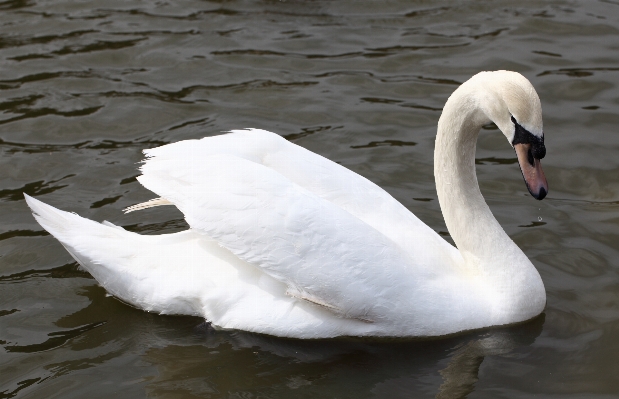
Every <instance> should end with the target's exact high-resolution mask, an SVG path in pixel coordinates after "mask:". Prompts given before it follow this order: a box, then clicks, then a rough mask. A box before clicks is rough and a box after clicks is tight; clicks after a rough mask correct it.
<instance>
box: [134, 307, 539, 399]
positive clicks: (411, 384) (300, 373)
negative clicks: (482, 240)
mask: <svg viewBox="0 0 619 399" xmlns="http://www.w3.org/2000/svg"><path fill="white" fill-rule="evenodd" d="M194 320H195V319H194ZM543 322H544V316H543V315H542V316H540V317H538V318H536V319H535V320H533V321H531V322H528V323H525V324H522V325H518V326H512V327H507V328H502V329H492V330H484V331H480V332H475V333H470V334H467V335H462V336H455V337H449V338H446V339H436V340H402V339H398V340H386V339H383V340H376V339H372V340H366V339H358V338H342V339H332V340H311V341H302V340H293V339H281V338H275V337H269V336H263V335H257V334H250V333H245V332H236V331H234V332H231V331H215V330H213V329H212V328H210V327H208V326H207V325H201V326H199V327H192V328H191V329H189V328H187V329H186V330H184V329H181V330H182V331H178V332H177V333H174V335H175V337H173V339H171V338H172V337H170V336H167V337H162V336H159V337H158V339H159V340H160V342H159V344H158V345H152V346H151V348H150V349H148V350H147V351H146V353H145V356H144V360H146V361H147V362H148V363H150V364H152V365H154V366H156V367H157V369H158V376H156V377H154V378H153V379H152V380H151V381H150V382H149V383H148V384H147V392H148V393H149V394H150V395H151V396H155V397H158V396H160V395H166V394H170V393H172V392H174V397H196V396H199V397H201V396H204V397H220V396H226V397H229V396H232V397H237V396H238V397H255V396H264V395H265V396H267V397H272V396H275V397H280V396H281V397H290V395H295V396H296V395H298V394H303V395H304V396H305V395H308V397H310V396H311V397H325V396H328V397H354V398H359V397H390V398H398V397H402V398H418V397H435V396H436V397H437V398H464V397H466V396H467V395H468V394H469V393H471V392H472V391H473V390H474V388H475V383H476V382H477V380H478V371H479V368H480V365H481V364H482V362H483V360H484V358H485V357H486V356H505V355H508V354H509V353H510V352H511V351H513V350H514V349H515V348H517V347H519V346H525V345H530V344H532V343H533V342H534V341H535V339H536V337H537V336H538V335H539V334H540V332H541V330H542V325H543ZM188 330H190V331H188ZM167 331H168V332H166V333H165V335H168V334H169V331H170V330H167ZM182 334H186V338H179V337H181V336H182ZM161 341H163V342H161ZM164 342H165V344H164V345H160V344H163V343H164ZM437 392H438V393H437Z"/></svg>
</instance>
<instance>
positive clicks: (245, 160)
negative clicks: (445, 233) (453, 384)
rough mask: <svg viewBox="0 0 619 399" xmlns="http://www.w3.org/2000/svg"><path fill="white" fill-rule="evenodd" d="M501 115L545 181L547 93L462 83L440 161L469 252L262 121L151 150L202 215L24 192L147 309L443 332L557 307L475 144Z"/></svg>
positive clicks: (534, 174) (166, 188) (302, 331)
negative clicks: (180, 218)
mask: <svg viewBox="0 0 619 399" xmlns="http://www.w3.org/2000/svg"><path fill="white" fill-rule="evenodd" d="M490 121H493V122H494V123H496V125H497V126H498V127H499V128H500V130H501V131H502V132H503V134H504V135H505V136H506V137H507V139H508V141H509V142H510V143H511V144H512V145H513V146H514V148H515V149H516V152H517V155H518V160H519V163H520V167H521V169H522V173H523V176H524V178H525V181H526V184H527V187H528V188H529V191H530V192H531V194H532V195H533V196H534V197H536V198H537V199H542V198H543V197H544V196H545V195H546V193H547V191H548V187H547V183H546V179H545V177H544V175H543V172H542V169H541V167H540V162H539V159H541V158H543V156H544V153H545V148H544V138H543V137H544V136H543V134H542V117H541V105H540V101H539V98H538V96H537V93H536V92H535V89H534V88H533V86H532V85H531V84H530V83H529V81H528V80H527V79H525V78H524V77H523V76H521V75H520V74H518V73H515V72H508V71H497V72H482V73H479V74H477V75H475V76H474V77H473V78H471V79H470V80H468V81H467V82H465V83H464V84H462V85H461V86H460V87H459V88H458V89H457V90H456V91H455V92H454V93H453V94H452V95H451V97H449V100H448V101H447V103H446V104H445V108H444V110H443V113H442V115H441V118H440V120H439V122H438V135H437V138H436V149H435V166H434V174H435V177H436V186H437V191H438V198H439V201H440V206H441V210H442V212H443V215H444V217H445V221H446V224H447V228H448V229H449V232H450V234H451V236H452V237H453V239H454V241H455V243H456V245H457V247H458V249H459V250H458V249H456V248H454V247H453V246H451V245H450V244H448V243H447V242H446V241H445V240H444V239H443V238H441V237H440V236H439V235H438V234H436V233H435V232H434V231H433V230H432V229H430V228H429V227H427V226H426V225H424V224H423V223H422V222H421V221H420V220H419V219H417V217H415V216H414V215H413V214H412V213H410V212H409V211H408V210H407V209H406V208H405V207H404V206H402V205H401V204H400V203H399V202H397V201H396V200H395V199H394V198H393V197H391V196H390V195H389V194H387V193H386V192H385V191H384V190H382V189H381V188H380V187H378V186H376V185H375V184H373V183H372V182H370V181H368V180H367V179H365V178H363V177H361V176H359V175H357V174H355V173H353V172H351V171H350V170H348V169H346V168H344V167H342V166H340V165H338V164H336V163H334V162H331V161H329V160H328V159H325V158H323V157H321V156H319V155H316V154H314V153H312V152H310V151H308V150H306V149H304V148H301V147H299V146H296V145H294V144H292V143H290V142H288V141H286V140H284V139H283V138H281V137H280V136H278V135H276V134H274V133H270V132H267V131H264V130H255V129H249V130H239V131H233V132H232V133H230V134H226V135H221V136H217V137H209V138H204V139H202V140H187V141H181V142H178V143H174V144H169V145H165V146H162V147H159V148H155V149H151V150H146V151H144V152H145V154H146V156H147V159H146V161H145V163H144V165H143V166H142V167H141V171H142V175H141V176H140V177H138V180H139V181H140V183H141V184H142V185H144V186H145V187H146V188H148V189H149V190H152V191H153V192H155V193H157V194H158V195H160V196H161V198H160V199H157V200H155V201H153V202H147V203H144V204H139V205H137V206H135V207H131V208H128V210H130V211H131V210H136V209H143V208H147V207H151V206H156V205H163V204H174V205H175V206H177V207H178V209H180V210H181V212H182V213H183V214H184V215H185V219H186V220H187V223H188V224H189V226H191V228H190V229H189V230H187V231H183V232H180V233H175V234H164V235H158V236H152V235H151V236H143V235H139V234H135V233H132V232H128V231H125V230H124V229H122V228H121V227H118V226H115V225H113V224H111V223H109V222H103V223H102V224H100V223H96V222H94V221H91V220H88V219H84V218H81V217H80V216H78V215H76V214H73V213H68V212H64V211H60V210H58V209H55V208H53V207H51V206H49V205H46V204H44V203H42V202H40V201H38V200H36V199H34V198H31V197H28V196H26V200H27V202H28V205H29V206H30V208H31V209H32V211H33V213H34V216H35V217H36V219H37V221H38V222H39V223H40V224H41V225H42V226H43V227H44V228H45V229H46V230H47V231H49V232H50V233H51V234H53V235H54V236H55V237H56V238H57V239H58V240H60V242H61V243H62V244H63V245H64V246H65V248H66V249H67V250H68V251H69V252H70V253H71V255H72V256H73V257H74V258H75V259H76V260H77V262H79V264H80V265H82V266H83V267H84V268H85V269H86V270H88V271H89V272H90V273H91V274H92V275H93V276H94V277H95V278H96V279H97V281H98V282H99V283H100V284H101V285H102V286H103V287H105V289H106V290H107V291H108V292H109V293H110V294H112V295H114V296H116V297H118V298H120V299H121V300H123V301H125V302H127V303H129V304H131V305H133V306H136V307H138V308H141V309H144V310H147V311H153V312H159V313H165V314H186V315H198V316H202V317H204V318H205V319H206V320H208V321H209V322H211V323H212V324H213V325H214V326H216V327H219V328H226V329H242V330H247V331H254V332H259V333H265V334H272V335H277V336H287V337H297V338H321V337H333V336H338V335H350V336H438V335H444V334H450V333H455V332H459V331H463V330H470V329H476V328H481V327H487V326H493V325H502V324H508V323H514V322H520V321H524V320H527V319H530V318H533V317H534V316H536V315H538V314H539V313H541V312H542V310H543V309H544V306H545V303H546V294H545V290H544V285H543V283H542V280H541V278H540V275H539V274H538V272H537V270H536V269H535V267H534V266H533V265H532V264H531V262H530V261H529V259H528V258H527V257H526V256H525V255H524V254H523V252H522V251H521V250H520V249H519V248H518V247H517V246H516V245H515V244H514V242H513V241H512V240H511V239H510V238H509V237H508V236H507V234H506V233H505V232H504V231H503V229H502V228H501V227H500V225H499V224H498V222H497V221H496V220H495V219H494V217H493V216H492V213H491V212H490V209H489V208H488V206H487V205H486V203H485V202H484V200H483V197H482V195H481V193H480V191H479V187H478V184H477V177H476V175H475V162H474V159H475V143H476V140H477V135H478V132H479V130H480V128H481V127H482V125H484V124H487V123H489V122H490Z"/></svg>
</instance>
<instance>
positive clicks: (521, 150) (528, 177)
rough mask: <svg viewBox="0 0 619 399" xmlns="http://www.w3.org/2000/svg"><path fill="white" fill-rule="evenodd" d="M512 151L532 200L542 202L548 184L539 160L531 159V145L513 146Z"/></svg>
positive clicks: (546, 192)
mask: <svg viewBox="0 0 619 399" xmlns="http://www.w3.org/2000/svg"><path fill="white" fill-rule="evenodd" d="M514 150H516V155H517V156H518V163H519V164H520V170H521V171H522V177H524V182H525V183H526V185H527V188H528V189H529V193H531V195H532V196H533V198H535V199H537V200H542V199H544V197H545V196H546V194H548V182H547V181H546V176H544V171H543V170H542V164H541V162H540V160H539V159H536V158H534V157H533V153H532V152H531V144H515V145H514Z"/></svg>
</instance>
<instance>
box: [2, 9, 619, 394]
mask: <svg viewBox="0 0 619 399" xmlns="http://www.w3.org/2000/svg"><path fill="white" fill-rule="evenodd" d="M494 69H511V70H515V71H519V72H521V73H522V74H524V75H525V76H526V77H527V78H529V79H530V80H531V82H532V83H533V84H534V86H535V87H536V88H537V91H538V93H539V95H540V97H541V100H542V105H543V109H544V122H545V133H546V146H547V149H548V155H547V157H546V158H545V159H544V161H543V166H544V170H545V172H546V176H547V178H548V181H549V184H550V194H549V196H548V197H547V198H546V199H545V200H544V201H542V202H538V201H535V200H534V199H533V198H531V197H530V196H529V194H528V193H527V192H526V188H525V186H524V183H523V181H522V177H521V175H520V171H519V170H518V166H517V164H516V160H515V155H514V153H513V150H512V149H511V148H510V147H509V145H508V143H506V141H505V139H504V138H503V136H502V135H501V134H498V133H497V132H496V131H495V130H493V129H491V128H488V129H486V130H485V131H484V132H482V134H481V135H480V141H479V144H478V154H477V161H478V162H477V164H478V165H477V166H478V168H477V171H478V176H479V181H480V185H481V188H482V192H483V193H484V195H485V197H486V199H487V201H488V203H489V205H490V207H491V208H492V210H493V212H494V213H495V215H496V217H497V219H498V220H499V222H500V223H501V224H502V225H503V227H504V228H505V230H506V231H507V232H508V234H509V235H510V236H511V237H513V239H514V240H515V241H516V243H517V244H518V245H520V246H521V247H522V248H523V250H524V252H525V253H526V254H527V255H528V256H529V257H530V258H531V260H532V261H533V263H534V264H535V265H536V267H537V268H538V270H539V271H540V274H541V276H542V278H543V280H544V284H545V286H546V290H547V294H548V304H547V307H546V310H545V312H544V314H543V315H542V316H540V317H539V318H537V319H535V320H533V321H531V322H529V323H526V324H523V325H520V326H515V327H510V328H500V329H499V328H496V329H488V330H483V331H479V332H474V333H468V334H464V335H459V336H455V337H449V338H444V339H438V340H425V341H419V340H360V339H337V340H325V341H298V340H287V339H278V338H272V337H266V336H259V335H253V334H247V333H243V332H221V331H213V330H211V329H209V328H207V327H206V326H204V325H202V324H201V323H202V320H201V319H199V318H190V317H169V316H158V315H155V314H149V313H145V312H142V311H139V310H136V309H133V308H131V307H129V306H126V305H124V304H122V303H120V302H119V301H117V300H116V299H114V298H112V297H108V296H106V293H105V291H104V290H103V289H102V288H100V287H99V286H98V285H97V283H96V281H95V280H94V279H92V278H91V277H90V275H89V274H87V273H85V272H82V271H80V270H78V268H77V265H76V264H75V263H73V262H72V259H71V258H70V256H69V254H68V253H67V252H66V251H65V250H64V249H63V248H62V246H61V245H60V244H59V243H58V242H57V241H56V240H55V239H53V238H52V237H51V236H49V235H48V234H47V233H45V232H44V231H42V229H41V228H40V226H39V225H38V224H37V223H36V222H35V220H34V218H33V217H32V215H31V214H30V212H29V210H28V209H27V207H26V204H25V202H24V200H23V196H22V192H26V193H28V194H30V195H33V196H36V197H38V198H40V199H42V200H44V201H46V202H48V203H50V204H52V205H55V206H57V207H59V208H62V209H65V210H71V211H75V212H77V213H79V214H80V215H82V216H85V217H88V218H92V219H95V220H98V221H101V220H104V219H107V220H110V221H112V222H113V223H115V224H119V225H122V226H125V227H126V228H128V229H130V230H133V231H138V232H141V233H145V234H152V233H158V232H159V233H160V232H173V231H179V230H182V229H184V228H185V223H184V221H183V220H182V216H181V214H180V213H179V212H178V211H176V210H175V209H172V207H163V208H158V209H153V210H149V211H143V212H136V213H132V214H129V215H123V214H122V212H121V209H122V208H124V207H127V206H129V205H132V204H135V203H137V202H140V201H144V200H147V199H150V198H152V194H151V193H149V192H147V191H146V190H145V189H143V188H142V187H141V186H140V185H139V183H138V182H137V181H136V180H135V176H136V175H137V174H138V173H137V171H136V167H137V165H136V162H138V161H140V159H141V149H143V148H150V147H155V146H159V145H162V144H165V143H169V142H173V141H177V140H181V139H188V138H199V137H203V136H206V135H214V134H218V133H219V132H222V131H225V130H229V129H232V128H243V127H256V128H264V129H268V130H271V131H274V132H277V133H280V134H282V135H284V136H285V137H286V138H288V139H289V140H291V141H293V142H294V143H296V144H299V145H301V146H303V147H306V148H308V149H310V150H312V151H315V152H317V153H319V154H322V155H324V156H326V157H328V158H329V159H331V160H334V161H337V162H339V163H341V164H343V165H345V166H346V167H348V168H350V169H352V170H354V171H356V172H358V173H360V174H362V175H364V176H366V177H368V178H369V179H370V180H372V181H374V182H376V183H377V184H379V185H380V186H382V187H384V188H385V189H386V190H387V191H389V192H390V193H391V194H392V195H394V196H395V197H396V198H397V199H398V200H400V201H401V202H402V203H403V204H404V205H406V206H407V207H408V208H409V209H410V210H411V211H413V212H414V213H415V214H417V215H418V216H419V217H420V218H421V219H422V220H423V221H424V222H426V223H427V224H429V225H430V226H431V227H432V228H434V229H435V230H436V231H439V232H445V231H446V229H445V226H444V224H443V221H442V216H441V213H440V210H439V207H438V202H437V200H436V194H435V190H434V179H433V175H432V171H433V167H432V153H433V145H434V135H435V129H436V123H437V120H438V117H439V115H440V110H441V107H442V106H443V104H444V102H445V101H446V99H447V97H448V96H449V94H450V93H451V92H452V91H453V90H454V89H455V88H456V87H457V85H458V84H459V83H462V82H464V81H465V80H466V79H468V78H469V77H470V76H472V75H473V74H475V73H477V72H479V71H481V70H494ZM617 82H619V2H617V1H610V0H609V1H593V0H591V1H519V2H513V1H493V2H482V1H459V2H455V1H404V0H400V1H376V2H363V1H355V2H344V1H339V2H336V1H326V0H324V1H323V0H319V1H299V0H295V1H186V2H180V1H159V2H147V1H114V0H112V1H96V0H93V1H80V2H76V1H48V2H44V1H37V0H33V1H26V0H22V1H18V0H15V1H0V151H1V157H0V215H1V221H2V224H1V225H0V398H56V397H57V398H84V397H89V398H93V397H94V398H110V397H113V398H141V397H149V398H291V397H294V398H303V397H307V398H366V397H367V398H369V397H375V398H432V397H435V396H436V395H438V396H439V397H443V398H462V397H468V398H531V397H535V398H616V397H619V173H618V172H619V156H618V154H619V131H618V130H619V129H618V128H619V109H618V106H619V87H618V85H617ZM447 238H448V237H447Z"/></svg>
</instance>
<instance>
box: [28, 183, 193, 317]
mask: <svg viewBox="0 0 619 399" xmlns="http://www.w3.org/2000/svg"><path fill="white" fill-rule="evenodd" d="M24 196H25V198H26V202H27V203H28V206H29V207H30V209H32V213H33V215H34V217H35V218H36V220H37V222H39V224H40V225H41V226H42V227H43V228H44V229H45V230H47V231H48V232H49V233H51V234H52V235H53V236H54V237H56V239H58V240H59V241H60V243H61V244H62V245H63V246H64V247H65V248H66V249H67V251H68V252H69V253H70V254H71V256H73V258H74V259H75V260H76V261H77V262H78V263H79V264H80V265H81V266H82V267H83V268H84V269H86V270H87V271H88V272H89V273H90V274H92V276H93V277H94V278H95V279H96V280H97V281H98V282H99V283H100V284H101V285H102V286H103V287H104V288H105V289H106V290H107V291H108V292H109V293H110V294H112V295H114V296H115V297H118V298H119V299H121V300H122V301H124V302H127V303H129V304H131V305H133V306H136V307H138V308H142V309H144V310H148V311H155V312H159V313H168V314H188V315H197V314H200V313H201V312H200V309H199V308H200V307H201V306H199V299H198V298H196V301H194V302H192V301H191V300H187V299H185V300H183V301H182V302H179V301H175V300H174V298H175V297H185V298H191V297H195V296H196V295H199V290H197V289H195V288H197V287H196V286H195V284H193V283H192V280H193V281H194V282H195V281H199V280H200V279H196V276H193V277H191V276H189V277H188V276H185V275H183V274H182V273H179V271H178V270H176V271H175V270H170V268H169V265H170V264H171V263H173V262H174V261H176V262H178V261H179V260H180V261H182V260H183V259H179V257H178V256H177V257H176V259H174V260H172V259H168V256H166V253H163V252H162V248H166V247H175V246H180V247H181V248H178V251H174V252H175V253H177V254H178V253H180V254H184V253H192V252H194V254H195V251H192V250H191V249H193V243H192V237H191V234H195V233H192V232H190V231H185V232H181V233H176V234H166V235H160V236H148V235H139V234H136V233H133V232H130V231H126V230H125V229H123V228H122V227H119V226H116V225H114V224H112V223H110V222H104V223H97V222H95V221H92V220H89V219H85V218H82V217H81V216H79V215H77V214H75V213H70V212H65V211H61V210H59V209H56V208H54V207H52V206H50V205H47V204H45V203H43V202H41V201H39V200H37V199H35V198H32V197H30V196H28V195H27V194H24ZM188 248H190V249H188ZM172 249H173V250H174V249H175V248H172ZM180 258H182V256H181V257H180ZM200 277H204V276H200ZM180 279H182V281H180ZM179 287H182V292H178V288H179Z"/></svg>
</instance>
